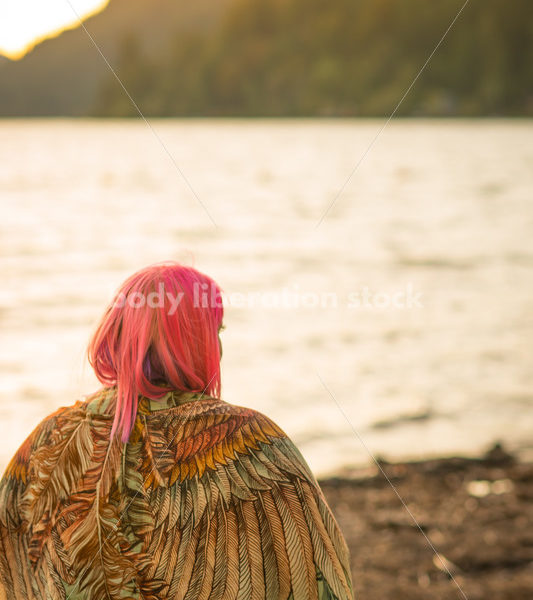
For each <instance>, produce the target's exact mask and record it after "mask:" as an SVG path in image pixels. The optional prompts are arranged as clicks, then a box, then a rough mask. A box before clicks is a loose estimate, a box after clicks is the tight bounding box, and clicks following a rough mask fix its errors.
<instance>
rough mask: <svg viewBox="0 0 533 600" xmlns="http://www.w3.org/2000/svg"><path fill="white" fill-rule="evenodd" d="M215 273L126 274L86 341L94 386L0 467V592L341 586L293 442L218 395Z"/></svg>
mask: <svg viewBox="0 0 533 600" xmlns="http://www.w3.org/2000/svg"><path fill="white" fill-rule="evenodd" d="M222 317H223V307H222V302H221V295H220V289H219V288H218V286H217V285H216V283H215V282H214V281H213V280H211V279H210V278H209V277H207V276H206V275H204V274H202V273H200V272H198V271H196V270H195V269H193V268H191V267H185V266H181V265H179V264H177V263H161V264H156V265H152V266H150V267H147V268H145V269H143V270H141V271H139V272H138V273H135V274H134V275H133V276H132V277H130V278H129V279H128V280H127V281H126V282H125V283H124V284H123V285H122V287H121V288H120V290H119V292H118V293H117V295H116V296H115V298H114V300H113V302H112V304H111V305H110V306H109V307H108V309H107V311H106V313H105V315H104V317H103V319H102V321H101V322H100V324H99V326H98V328H97V330H96V332H95V334H94V336H93V338H92V340H91V342H90V344H89V348H88V357H89V362H90V363H91V365H92V367H93V368H94V371H95V373H96V375H97V377H98V379H99V380H100V381H101V383H102V384H103V387H102V388H101V389H100V390H99V391H97V392H96V393H94V394H92V395H90V396H88V397H86V398H85V399H84V400H78V401H77V402H76V403H75V404H73V405H72V406H68V407H61V408H59V409H58V410H57V411H56V412H54V413H53V414H51V415H50V416H48V417H47V418H45V419H44V420H43V421H42V422H41V423H40V424H39V425H38V426H37V427H36V428H35V429H34V431H33V432H32V433H31V434H30V435H29V437H28V438H27V439H26V441H25V442H24V443H23V444H22V446H21V447H20V448H19V450H18V452H17V453H16V454H15V456H14V457H13V459H12V460H11V462H10V463H9V465H8V467H7V469H6V471H5V473H4V476H3V479H2V480H1V482H0V599H3V598H5V599H7V600H25V599H39V600H44V599H54V600H55V599H60V598H61V599H64V600H65V599H68V600H82V599H83V600H86V599H87V600H108V599H113V600H115V599H117V600H118V599H133V598H139V599H141V598H142V599H150V600H161V599H167V598H168V599H178V598H180V599H186V600H200V599H205V600H207V599H209V600H219V599H220V600H222V599H228V600H230V599H231V600H237V599H238V600H241V599H242V600H244V599H246V600H248V599H258V600H259V599H267V600H277V599H280V600H282V599H283V600H285V599H291V600H309V599H323V598H331V599H334V598H337V599H338V600H344V599H348V598H352V597H353V594H352V585H351V580H350V570H349V557H348V550H347V547H346V544H345V542H344V539H343V537H342V534H341V532H340V530H339V528H338V525H337V523H336V521H335V519H334V518H333V516H332V514H331V512H330V510H329V508H328V506H327V504H326V501H325V499H324V496H323V495H322V493H321V490H320V488H319V486H318V484H317V482H316V480H315V478H314V477H313V475H312V473H311V471H310V470H309V467H308V466H307V464H306V462H305V461H304V459H303V457H302V456H301V454H300V453H299V451H298V450H297V448H296V447H295V446H294V445H293V443H292V442H291V441H290V440H289V439H288V438H287V436H286V435H285V433H283V431H282V430H281V429H280V428H279V427H278V426H277V425H276V424H275V423H273V422H272V421H271V420H270V419H269V418H268V417H266V416H265V415H263V414H261V413H259V412H257V411H254V410H252V409H249V408H243V407H239V406H233V405H231V404H228V403H227V402H225V401H223V400H222V399H221V398H220V356H221V351H222V350H221V345H220V338H219V331H220V329H221V326H222Z"/></svg>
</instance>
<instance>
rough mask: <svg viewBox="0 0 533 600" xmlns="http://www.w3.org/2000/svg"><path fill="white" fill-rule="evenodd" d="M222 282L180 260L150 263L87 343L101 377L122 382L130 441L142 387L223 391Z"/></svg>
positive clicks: (120, 400)
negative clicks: (221, 362)
mask: <svg viewBox="0 0 533 600" xmlns="http://www.w3.org/2000/svg"><path fill="white" fill-rule="evenodd" d="M223 314H224V309H223V306H222V298H221V290H220V288H219V287H218V285H217V284H216V283H215V282H214V281H213V280H212V279H211V278H210V277H207V275H204V274H203V273H200V272H199V271H197V270H196V269H193V268H192V267H186V266H183V265H180V264H178V263H176V262H165V263H158V264H155V265H151V266H149V267H146V268H145V269H142V270H140V271H138V272H137V273H134V274H133V275H132V276H131V277H129V278H128V279H127V280H126V281H125V282H124V283H123V284H122V286H121V287H120V289H119V290H118V292H117V293H116V295H115V298H114V299H113V301H112V302H111V304H110V305H109V307H108V308H107V310H106V312H105V314H104V316H103V318H102V320H101V322H100V324H99V325H98V328H97V330H96V332H95V333H94V335H93V337H92V339H91V341H90V343H89V347H88V358H89V362H90V364H91V366H92V367H93V369H94V371H95V373H96V376H97V377H98V379H99V380H100V381H101V382H102V383H103V384H104V385H106V386H114V385H116V386H117V403H116V413H115V420H114V422H113V427H112V430H111V436H113V435H114V434H115V432H116V431H117V430H119V429H120V430H121V432H122V440H123V441H124V442H127V441H128V439H129V435H130V433H131V429H132V427H133V423H134V421H135V417H136V414H137V402H138V397H139V395H143V396H147V397H149V398H161V397H162V396H163V395H164V394H166V393H167V392H168V391H169V388H170V389H174V390H180V391H184V392H203V393H205V394H207V395H210V396H215V397H219V396H220V344H219V338H218V331H219V328H220V326H221V324H222V317H223Z"/></svg>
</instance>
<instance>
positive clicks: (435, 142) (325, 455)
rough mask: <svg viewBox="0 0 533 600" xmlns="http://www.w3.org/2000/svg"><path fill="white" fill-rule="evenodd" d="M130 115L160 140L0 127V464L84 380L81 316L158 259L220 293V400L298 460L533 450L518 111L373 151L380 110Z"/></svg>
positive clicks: (94, 128) (523, 127)
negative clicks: (295, 450) (310, 115)
mask: <svg viewBox="0 0 533 600" xmlns="http://www.w3.org/2000/svg"><path fill="white" fill-rule="evenodd" d="M151 123H152V125H153V129H154V131H155V132H156V134H157V135H158V136H159V138H160V139H159V140H158V139H157V138H156V136H155V135H154V133H153V132H152V131H151V130H150V129H149V128H148V127H147V126H146V124H144V123H142V122H139V121H127V120H126V121H111V122H109V121H91V120H87V121H84V120H61V119H60V120H11V121H8V120H4V121H0V194H1V196H0V197H1V207H2V219H1V223H0V273H1V277H2V286H1V288H0V323H1V344H0V373H1V377H0V413H1V421H0V422H1V430H0V435H1V439H2V442H1V445H0V467H2V468H3V467H4V466H5V464H6V463H7V461H8V460H9V458H10V457H11V455H12V454H13V452H14V451H15V450H16V449H17V448H18V446H19V445H20V444H21V443H22V441H23V440H24V438H25V437H26V436H27V435H28V434H29V432H30V431H31V429H32V428H33V427H34V426H35V425H36V424H37V423H38V422H39V421H40V419H42V418H43V417H44V416H46V415H47V414H49V413H50V412H52V411H53V410H55V409H56V408H57V407H59V406H67V405H70V404H72V403H73V402H74V401H75V400H76V399H78V398H82V397H83V395H85V394H89V393H90V392H92V391H93V390H95V389H96V388H97V387H98V384H97V382H96V380H95V378H94V376H93V375H92V373H91V371H90V368H89V366H88V365H86V363H85V359H84V349H85V345H86V343H87V340H88V339H89V336H90V334H91V331H92V329H93V327H94V325H95V323H96V322H97V320H98V318H99V317H100V315H101V314H102V312H103V310H104V308H105V305H106V303H107V302H108V301H109V300H110V298H111V295H112V293H113V291H114V290H115V289H116V288H117V287H118V285H119V284H120V283H121V282H122V281H123V279H124V278H125V277H126V276H128V275H129V274H130V273H132V272H133V271H134V270H136V269H138V268H141V267H143V266H145V265H147V264H149V263H152V262H156V261H160V260H165V259H177V260H182V261H184V262H186V263H187V264H193V265H194V266H196V267H197V268H199V269H200V270H203V271H205V272H207V273H208V274H210V275H211V276H213V277H214V278H215V279H216V280H217V281H218V282H219V283H220V285H221V286H222V288H223V289H224V291H225V293H226V295H227V297H226V300H227V301H228V300H229V302H230V305H229V306H227V309H226V317H225V324H226V330H225V331H224V332H223V334H222V339H223V346H224V356H223V397H224V399H225V400H227V401H228V402H232V403H234V404H241V405H245V406H250V407H253V408H256V409H258V410H260V411H262V412H264V413H266V414H268V415H269V416H270V417H272V418H273V419H274V420H275V421H277V422H278V424H279V425H280V426H281V427H282V428H283V429H284V430H285V431H286V432H287V433H288V434H289V435H290V436H291V437H292V438H293V439H294V441H295V442H296V443H297V444H298V445H299V446H300V448H301V450H302V452H303V453H304V455H305V457H306V458H307V459H308V461H309V463H310V464H311V466H312V467H313V468H314V469H315V470H316V471H317V473H319V474H322V473H326V472H329V471H332V470H334V469H336V468H339V467H342V466H345V465H350V464H361V463H366V462H367V461H368V460H369V459H370V454H374V455H378V454H379V455H382V456H385V457H387V458H388V459H390V460H393V459H399V458H414V457H422V456H430V455H444V454H450V453H461V454H474V453H478V452H481V451H483V450H484V449H486V448H487V447H488V446H489V445H490V444H491V443H492V442H493V441H495V440H498V439H500V440H503V441H504V442H506V443H507V444H508V446H510V447H511V448H513V449H521V450H523V451H525V450H527V449H528V448H531V447H532V445H533V444H532V432H533V403H532V399H533V394H532V384H533V370H532V360H531V342H532V340H533V202H532V189H533V186H532V184H533V168H532V167H533V138H532V134H533V122H532V121H523V120H520V121H505V120H502V121H497V120H482V121H465V120H457V121H452V120H442V121H439V120H433V121H424V120H418V121H392V122H391V123H390V124H389V125H388V127H387V128H386V129H385V130H384V131H383V133H382V134H381V136H380V137H379V138H378V139H377V140H375V143H374V144H373V145H372V146H371V147H370V149H369V146H370V145H371V144H372V141H373V140H374V139H375V136H376V134H377V133H378V131H379V130H380V128H381V126H382V124H383V121H380V120H375V121H373V120H369V121H357V120H347V121H344V120H339V121H328V120H324V121H322V120H300V121H290V120H289V121H283V120H279V121H278V120H275V121H269V120H264V121H261V120H257V121H256V120H243V121H218V120H198V121H194V120H193V121H180V120H153V121H151ZM163 144H164V145H165V147H166V150H165V148H163ZM167 150H168V153H170V155H171V156H172V157H173V159H174V161H175V164H174V163H173V161H172V160H171V159H170V157H169V155H168V153H167ZM366 151H368V153H367V154H366V155H365V152H366ZM363 156H365V158H364V159H363V160H362V162H361V163H360V165H359V167H358V168H357V169H356V171H355V173H353V176H352V177H351V179H350V180H349V181H348V182H347V179H348V177H349V176H350V174H351V173H352V172H353V170H354V167H355V166H356V165H357V163H358V161H359V160H360V159H361V157H363ZM178 169H179V170H181V173H182V174H183V175H184V176H185V178H186V180H187V182H188V183H187V182H186V181H185V180H184V178H183V177H182V175H181V174H180V172H179V171H178ZM346 182H347V183H346ZM345 183H346V186H345V187H344V189H343V190H342V193H341V195H340V196H339V197H338V199H337V201H336V202H335V203H334V205H333V207H332V208H331V210H330V211H329V212H328V213H327V215H326V216H325V217H324V219H323V220H322V221H321V219H322V217H323V216H324V212H325V211H326V210H327V208H328V206H329V205H330V204H331V203H332V201H333V200H334V199H335V197H336V196H337V194H338V193H339V191H340V190H341V188H342V187H343V185H344V184H345ZM189 186H190V187H189ZM191 188H192V190H194V193H193V191H191ZM213 222H214V223H213ZM319 223H320V224H319ZM364 288H368V292H369V293H370V294H371V298H372V300H370V301H369V306H366V307H362V306H357V303H356V302H354V299H357V296H356V295H357V294H363V292H364ZM408 290H411V291H410V292H409V293H410V295H411V296H412V297H413V299H414V300H413V302H412V306H410V307H409V306H404V307H400V306H396V305H394V306H393V305H389V306H384V305H385V304H386V302H387V299H389V300H390V299H391V298H392V297H393V295H394V294H401V293H402V292H406V291H408ZM239 294H240V295H241V296H239ZM248 294H253V295H252V296H247V295H248ZM283 294H285V296H283ZM306 294H307V295H306ZM375 294H378V296H377V297H376V296H375ZM282 297H284V298H285V302H286V305H278V306H276V303H278V304H279V303H280V302H281V300H280V298H282ZM243 298H244V299H245V301H243ZM287 298H289V300H288V301H287ZM398 298H403V296H398ZM314 302H318V303H319V305H318V306H311V304H312V303H314ZM380 303H381V304H380ZM298 304H299V306H298ZM321 304H323V305H321Z"/></svg>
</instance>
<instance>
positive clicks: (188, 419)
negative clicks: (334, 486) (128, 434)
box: [134, 397, 314, 484]
mask: <svg viewBox="0 0 533 600" xmlns="http://www.w3.org/2000/svg"><path fill="white" fill-rule="evenodd" d="M137 427H138V430H137V431H136V432H135V434H134V439H138V440H139V441H140V440H142V439H143V438H145V437H149V438H150V439H151V440H152V443H151V446H152V447H153V448H160V447H161V448H165V455H168V456H172V457H173V459H174V461H175V462H174V464H173V471H172V475H171V476H170V483H171V484H173V483H174V482H175V481H183V480H184V479H188V478H190V477H195V476H200V477H202V476H203V475H204V473H215V472H218V469H219V468H220V467H227V466H228V465H229V466H231V465H235V466H236V467H237V468H239V469H240V468H241V467H242V468H245V466H246V469H249V468H251V469H252V472H253V473H255V476H256V477H257V476H258V474H260V476H261V477H267V478H269V479H271V478H274V479H286V478H288V477H294V476H296V477H300V478H302V479H306V480H314V477H313V475H312V474H311V471H310V469H309V467H308V465H307V463H306V462H305V460H304V458H303V457H302V455H301V454H300V452H299V450H298V449H297V447H296V446H295V444H294V443H293V442H292V440H291V439H290V438H289V437H288V435H287V434H286V433H285V431H284V430H283V429H282V428H281V427H280V426H279V425H278V424H277V423H276V422H275V421H274V420H273V419H271V418H270V417H268V416H267V415H265V414H264V413H262V412H260V411H259V410H256V409H254V408H250V407H247V406H241V405H238V404H231V403H229V402H227V401H225V400H221V399H218V398H212V397H202V398H201V399H197V401H191V402H186V403H183V404H180V405H178V406H176V407H174V408H173V409H165V410H159V411H153V412H151V413H150V414H148V415H144V417H143V416H142V415H141V418H140V420H139V421H138V424H137ZM162 458H163V457H162Z"/></svg>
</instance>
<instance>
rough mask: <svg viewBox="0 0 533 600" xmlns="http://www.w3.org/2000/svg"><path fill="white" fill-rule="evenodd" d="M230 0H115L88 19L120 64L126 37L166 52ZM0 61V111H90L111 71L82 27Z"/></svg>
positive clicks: (152, 51)
mask: <svg viewBox="0 0 533 600" xmlns="http://www.w3.org/2000/svg"><path fill="white" fill-rule="evenodd" d="M226 4H227V1H226V0H193V1H190V0H111V1H110V2H109V4H108V5H107V6H106V7H105V9H104V10H103V11H101V12H99V13H97V14H95V15H93V16H91V17H89V18H88V19H86V20H84V23H85V26H86V28H87V30H88V31H89V32H90V34H91V35H92V37H93V38H94V40H95V41H96V42H97V44H98V45H99V47H100V48H101V50H102V52H103V53H104V55H105V56H106V58H107V59H108V61H109V62H110V63H111V65H112V66H113V67H116V64H115V62H116V59H117V54H118V52H119V48H120V46H121V44H123V43H124V39H127V38H128V36H134V37H135V39H136V40H137V41H138V42H139V43H140V45H141V47H142V51H143V53H144V54H146V55H148V56H152V55H153V56H157V55H160V54H162V53H163V52H165V50H166V49H167V48H168V46H169V45H170V44H171V43H172V41H173V40H174V39H175V38H176V37H178V36H179V35H180V34H181V33H182V32H184V31H196V30H206V29H208V28H210V27H211V26H212V25H213V24H214V22H216V21H218V20H219V14H220V12H221V11H222V10H223V8H224V6H225V5H226ZM1 58H2V59H4V60H0V115H3V116H28V115H31V116H34V115H35V116H46V115H66V116H85V115H88V114H90V112H91V111H92V109H93V106H94V104H95V102H96V98H97V95H98V93H99V89H100V86H101V85H102V82H104V81H107V79H108V77H109V75H110V72H109V69H108V67H107V66H106V65H105V63H104V61H103V59H102V58H101V56H100V55H99V54H98V52H97V50H96V49H95V47H94V46H93V44H92V43H91V41H90V39H89V37H88V36H87V34H86V33H85V31H84V30H83V29H82V27H81V26H78V27H75V28H73V29H68V30H66V31H63V32H62V33H61V34H59V35H58V36H57V37H53V38H49V39H46V40H44V41H42V42H41V43H39V44H37V45H36V46H35V47H34V48H33V49H32V50H31V51H30V52H29V53H28V54H26V55H25V56H24V57H23V58H21V59H20V60H16V61H12V60H7V59H6V57H3V56H2V57H1Z"/></svg>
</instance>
